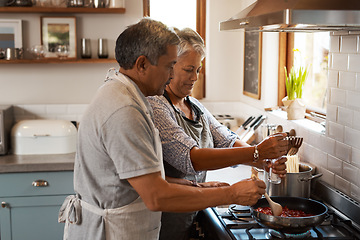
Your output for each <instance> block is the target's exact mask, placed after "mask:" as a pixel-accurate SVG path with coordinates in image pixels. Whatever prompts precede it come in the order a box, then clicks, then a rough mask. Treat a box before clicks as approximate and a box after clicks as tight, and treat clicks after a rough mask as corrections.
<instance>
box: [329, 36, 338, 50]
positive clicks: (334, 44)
mask: <svg viewBox="0 0 360 240" xmlns="http://www.w3.org/2000/svg"><path fill="white" fill-rule="evenodd" d="M330 52H332V53H338V52H340V36H334V35H333V36H330Z"/></svg>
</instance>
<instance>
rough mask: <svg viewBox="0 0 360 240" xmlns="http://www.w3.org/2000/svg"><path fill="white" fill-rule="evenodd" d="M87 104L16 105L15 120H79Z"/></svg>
mask: <svg viewBox="0 0 360 240" xmlns="http://www.w3.org/2000/svg"><path fill="white" fill-rule="evenodd" d="M86 107H87V104H31V105H16V106H15V111H14V117H15V121H16V122H18V121H20V120H26V119H63V120H69V121H76V122H80V121H81V116H82V114H83V113H84V111H85V109H86Z"/></svg>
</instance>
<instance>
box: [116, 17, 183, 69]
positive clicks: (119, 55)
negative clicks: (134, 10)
mask: <svg viewBox="0 0 360 240" xmlns="http://www.w3.org/2000/svg"><path fill="white" fill-rule="evenodd" d="M178 44H179V38H178V36H177V35H176V33H175V32H174V31H173V30H171V29H170V28H168V27H167V26H166V25H165V24H163V23H161V22H159V21H155V20H152V19H150V18H143V19H142V20H141V21H139V22H138V23H136V24H133V25H130V26H129V27H127V28H126V29H125V30H124V31H123V32H122V33H121V34H120V35H119V37H118V38H117V40H116V47H115V56H116V61H117V62H118V63H119V65H120V67H122V68H124V69H131V68H133V66H134V64H135V62H136V59H137V58H138V57H139V56H141V55H144V56H146V57H147V58H148V59H149V61H150V63H151V64H152V65H157V63H158V59H159V57H160V56H162V55H164V54H166V53H167V47H168V46H169V45H178Z"/></svg>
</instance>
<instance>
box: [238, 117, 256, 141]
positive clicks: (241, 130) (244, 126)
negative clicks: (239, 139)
mask: <svg viewBox="0 0 360 240" xmlns="http://www.w3.org/2000/svg"><path fill="white" fill-rule="evenodd" d="M254 119H255V117H254V116H251V117H249V118H248V119H247V120H246V121H245V122H244V123H243V124H242V125H241V126H240V127H239V128H238V129H237V130H236V132H235V133H236V134H237V135H239V136H240V135H241V134H242V133H243V132H244V131H245V130H246V127H247V125H249V124H250V123H251V121H252V120H254Z"/></svg>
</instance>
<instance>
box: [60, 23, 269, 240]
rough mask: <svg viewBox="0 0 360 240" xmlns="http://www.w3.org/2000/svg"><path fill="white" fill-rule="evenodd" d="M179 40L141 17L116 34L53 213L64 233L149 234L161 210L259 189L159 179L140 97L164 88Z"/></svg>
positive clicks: (157, 149) (200, 205) (254, 184)
mask: <svg viewBox="0 0 360 240" xmlns="http://www.w3.org/2000/svg"><path fill="white" fill-rule="evenodd" d="M178 43H179V39H178V37H177V35H176V34H175V33H174V32H173V31H172V30H170V29H168V28H167V27H166V26H165V25H164V24H162V23H160V22H157V21H154V20H151V19H147V18H145V19H142V20H141V21H140V22H138V23H137V24H134V25H131V26H129V27H128V28H127V29H125V30H124V31H123V32H122V33H121V34H120V36H119V37H118V39H117V42H116V49H115V51H116V59H117V61H118V63H119V65H120V69H119V71H116V70H114V69H111V70H109V72H108V76H107V78H106V82H105V83H104V85H103V86H102V87H101V88H100V89H99V90H98V92H97V94H96V96H95V98H94V100H93V101H92V102H91V104H90V105H89V107H88V109H87V111H86V113H85V114H84V115H83V119H82V121H81V124H80V128H79V140H78V148H77V155H76V160H75V169H74V187H75V192H76V195H71V196H68V197H67V198H66V200H65V202H64V204H63V206H62V208H61V209H60V215H59V218H60V219H59V220H60V221H63V222H66V223H65V230H64V239H76V240H79V239H92V240H97V239H108V240H112V239H129V240H130V239H131V240H136V239H138V240H140V239H147V240H152V239H153V240H155V239H158V237H159V229H160V219H161V211H174V212H188V211H194V210H200V209H204V208H206V207H209V206H216V205H220V204H231V203H237V204H243V205H251V204H254V203H256V202H257V200H258V199H259V198H260V197H261V196H262V194H263V193H264V192H265V183H264V182H263V181H258V180H251V179H247V180H244V181H241V182H238V183H236V184H234V185H232V186H228V185H226V186H222V187H217V188H197V187H192V186H185V185H180V184H174V183H169V182H167V181H166V180H164V173H163V172H164V171H163V162H162V149H161V141H160V139H159V134H158V131H157V129H156V128H155V126H154V124H153V113H152V109H151V106H150V105H149V103H148V102H147V100H146V98H145V97H146V96H151V95H162V94H163V93H164V89H165V86H166V85H167V84H168V83H169V81H170V80H171V78H172V77H173V66H174V64H175V63H176V60H177V44H178Z"/></svg>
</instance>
